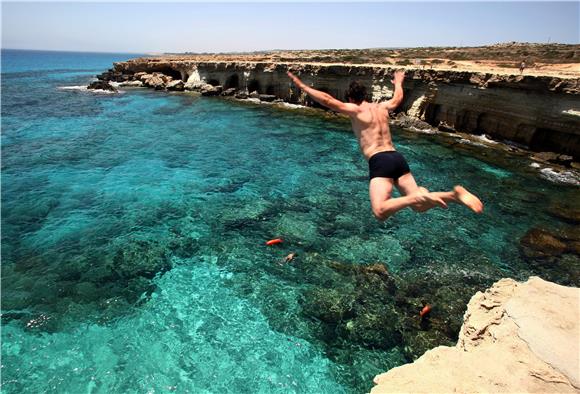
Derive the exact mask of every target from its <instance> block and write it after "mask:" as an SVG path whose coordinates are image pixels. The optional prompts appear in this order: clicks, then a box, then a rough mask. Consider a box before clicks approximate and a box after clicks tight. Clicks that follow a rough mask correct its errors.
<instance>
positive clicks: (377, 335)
mask: <svg viewBox="0 0 580 394" xmlns="http://www.w3.org/2000/svg"><path fill="white" fill-rule="evenodd" d="M337 332H338V335H339V336H340V337H342V338H345V339H347V340H348V341H351V342H354V343H358V344H360V345H362V346H365V347H368V348H377V349H390V348H393V347H395V346H397V345H399V344H400V343H401V341H402V335H401V332H400V331H399V328H398V316H397V313H396V312H395V309H394V308H393V307H392V306H390V305H385V307H384V308H381V310H380V311H378V312H376V313H365V314H361V315H359V316H356V317H354V318H353V319H351V320H349V321H347V322H345V323H344V324H341V325H340V326H339V327H338V329H337Z"/></svg>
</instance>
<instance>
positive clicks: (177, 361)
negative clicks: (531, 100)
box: [0, 50, 580, 394]
mask: <svg viewBox="0 0 580 394" xmlns="http://www.w3.org/2000/svg"><path fill="white" fill-rule="evenodd" d="M136 56H137V55H135V54H108V53H74V52H42V51H20V50H2V59H1V62H2V69H1V87H2V91H1V92H2V93H1V116H2V117H1V128H2V130H1V154H2V157H1V187H2V201H1V202H2V207H1V214H2V220H1V224H2V228H1V237H2V238H1V242H2V243H1V246H2V250H1V252H2V288H1V296H2V298H1V310H2V311H1V312H2V326H1V340H2V346H1V351H2V353H1V354H2V360H1V367H0V372H1V390H2V392H4V393H45V392H55V393H167V392H176V393H332V394H337V393H364V392H368V391H370V389H371V388H372V387H373V382H372V380H373V377H374V376H375V375H377V374H379V373H382V372H385V371H387V370H389V369H391V368H393V367H396V366H399V365H402V364H404V363H407V362H410V361H413V360H414V359H416V358H417V357H418V356H420V354H421V353H422V352H424V351H425V350H427V349H429V348H431V347H434V346H438V345H451V346H452V345H453V344H454V343H455V342H456V340H457V335H458V332H459V327H460V326H461V322H462V317H463V313H464V312H465V308H466V304H467V302H468V301H469V299H470V297H471V296H472V295H474V294H475V292H477V291H483V290H485V289H486V288H487V287H489V286H490V285H491V284H493V283H494V282H495V281H497V280H499V279H501V278H504V277H510V278H514V279H516V280H526V279H527V278H528V277H529V276H532V275H538V276H541V277H543V278H545V279H548V280H552V281H554V282H556V283H560V284H563V285H574V286H578V284H579V283H578V282H579V279H578V267H579V257H578V255H577V254H575V253H577V252H574V251H573V248H567V249H565V250H564V251H562V250H559V252H558V253H554V254H553V255H541V253H539V252H537V251H536V252H534V251H533V250H532V251H531V252H530V251H529V250H527V249H525V245H524V244H525V242H522V239H523V238H525V237H526V234H529V232H530V231H534V230H536V231H549V232H551V233H553V234H564V233H569V232H570V231H574V229H575V224H574V221H573V220H574V219H573V218H572V219H570V218H567V217H566V216H565V215H561V212H566V210H570V209H573V207H570V204H571V203H573V202H574V201H576V202H577V201H579V197H580V194H579V189H578V185H577V184H575V183H574V182H566V179H560V178H558V173H557V172H554V171H552V170H546V169H545V168H543V169H538V168H536V167H537V165H536V166H534V165H533V163H532V162H531V161H530V160H529V158H528V157H527V156H516V155H510V154H509V153H505V152H502V151H499V150H492V149H490V148H489V147H487V146H486V145H484V144H477V143H475V144H473V143H472V144H470V143H469V141H467V143H465V141H466V140H463V141H462V140H460V139H454V138H449V137H445V138H444V137H442V136H440V135H438V134H437V133H435V132H434V133H430V134H429V133H418V132H414V131H409V130H404V129H401V128H398V127H393V139H394V142H395V145H396V146H397V149H398V150H399V151H400V152H402V153H403V154H404V155H405V156H406V158H407V160H408V161H409V163H410V167H411V169H412V171H413V173H414V174H415V178H416V179H417V181H418V183H419V184H420V185H423V186H425V187H427V188H428V189H430V190H433V191H435V190H450V189H451V188H452V187H453V186H454V185H455V184H461V185H463V186H465V187H466V188H468V189H469V190H471V191H472V192H473V193H475V194H477V195H478V196H479V197H480V198H481V200H482V201H483V202H484V204H485V211H484V213H483V214H482V215H476V214H474V213H472V212H471V211H469V210H468V209H466V208H465V207H462V206H457V205H454V206H450V207H449V209H433V210H431V211H429V212H427V213H425V214H418V213H415V212H413V211H411V210H410V209H407V210H404V211H401V212H399V214H397V215H396V216H394V217H392V218H390V219H388V220H387V221H385V222H383V223H381V222H379V221H377V220H376V219H374V217H373V215H372V213H371V210H370V203H369V199H368V167H367V163H366V161H365V160H364V158H363V157H362V155H361V153H360V152H359V148H358V145H357V142H356V140H355V138H354V136H353V135H352V133H351V132H350V125H349V123H348V121H347V120H345V119H343V118H340V117H337V116H335V115H333V114H331V113H328V112H324V111H321V110H311V109H305V108H295V107H291V106H287V107H284V106H280V105H271V104H268V105H263V104H258V103H255V102H249V101H246V102H244V101H235V100H228V99H223V98H219V97H201V96H199V95H197V94H195V93H191V92H182V93H178V92H174V93H170V92H160V91H153V90H148V89H144V88H122V87H121V88H120V92H119V93H105V92H99V91H87V90H86V89H85V86H86V85H87V84H88V83H89V82H91V81H92V80H94V78H95V75H97V74H99V73H101V72H103V71H105V70H106V69H108V68H110V67H112V64H113V62H117V61H124V60H127V59H130V58H133V57H136ZM541 170H544V171H543V172H542V171H541ZM549 171H552V172H549ZM546 174H548V175H551V176H546ZM554 174H555V175H554ZM571 220H572V221H571ZM538 229H540V230H538ZM562 237H564V236H562ZM276 238H280V239H281V240H282V242H281V243H278V244H275V245H270V246H268V245H266V241H268V240H270V239H276ZM528 238H529V237H528ZM563 239H564V238H563ZM538 253H539V254H540V255H541V256H539V255H538ZM289 255H291V256H290V257H292V258H287V257H288V256H289ZM427 304H429V305H431V306H432V312H431V315H430V316H427V318H426V319H422V318H420V317H419V311H420V310H421V309H422V307H423V306H424V305H427Z"/></svg>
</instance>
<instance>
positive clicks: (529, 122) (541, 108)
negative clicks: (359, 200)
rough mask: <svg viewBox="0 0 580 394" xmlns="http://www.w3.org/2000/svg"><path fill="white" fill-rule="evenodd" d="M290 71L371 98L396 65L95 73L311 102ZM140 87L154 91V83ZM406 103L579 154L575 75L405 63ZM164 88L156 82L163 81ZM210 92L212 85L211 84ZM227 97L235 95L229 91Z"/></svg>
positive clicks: (260, 65)
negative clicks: (358, 84)
mask: <svg viewBox="0 0 580 394" xmlns="http://www.w3.org/2000/svg"><path fill="white" fill-rule="evenodd" d="M287 70H292V71H293V72H295V73H297V74H298V75H300V77H301V78H302V79H303V81H304V82H305V83H307V84H310V85H312V86H314V87H316V88H317V89H319V90H322V91H326V92H328V93H330V94H332V95H333V96H335V97H337V98H339V99H344V93H345V91H346V89H347V87H348V85H349V84H350V82H351V81H352V80H355V79H359V80H361V81H362V82H364V83H365V84H366V86H367V87H370V91H369V99H370V100H374V101H381V100H385V99H387V98H389V97H390V96H391V95H392V92H393V87H392V85H391V75H392V73H393V71H394V68H389V67H385V66H380V65H353V64H318V63H281V62H277V63H266V62H244V61H237V62H226V61H197V60H194V59H189V58H188V57H183V56H182V57H177V56H176V57H171V56H164V57H157V58H138V59H132V60H129V61H126V62H122V63H116V64H115V65H114V68H113V69H112V70H110V71H109V72H107V73H104V74H102V75H101V76H100V78H101V79H105V80H114V81H117V82H123V81H131V80H134V79H135V78H136V77H135V75H138V76H139V77H141V78H142V77H143V74H147V73H148V74H147V77H151V75H149V74H152V73H158V74H162V75H164V76H167V77H169V78H170V79H173V80H180V81H182V82H183V83H184V85H183V89H186V90H187V89H188V88H190V89H193V87H195V86H198V87H199V86H200V84H209V85H213V86H219V87H220V89H219V90H218V91H217V92H216V91H214V92H213V93H215V94H219V92H221V91H222V89H223V90H224V91H230V92H233V91H234V90H235V91H240V92H245V93H244V94H246V95H247V94H248V93H252V92H256V94H257V95H268V96H276V97H278V98H279V99H281V100H284V101H287V102H290V103H297V104H303V105H309V106H316V105H317V104H316V103H313V102H312V101H311V100H310V99H309V98H308V97H306V96H305V95H304V94H302V93H301V92H300V91H298V90H297V89H296V88H295V87H294V86H292V84H291V83H290V81H289V79H288V77H287V76H286V71H287ZM145 85H146V86H151V87H155V88H156V89H159V88H160V87H161V86H160V85H159V84H154V83H149V84H147V83H146V84H145ZM404 86H405V101H404V102H403V104H402V105H401V106H400V108H399V109H398V111H403V112H407V113H408V114H409V115H412V116H414V117H417V118H419V119H421V120H424V121H426V122H427V123H429V124H431V125H432V126H435V127H438V126H442V127H445V128H452V129H455V130H457V131H463V132H467V133H474V134H487V135H490V136H492V137H495V138H497V139H506V140H510V141H513V142H516V143H519V144H522V145H525V146H527V147H529V149H531V150H534V151H554V152H558V153H565V154H568V155H573V156H574V158H575V159H576V161H579V160H580V79H578V78H558V77H547V76H544V77H542V76H531V75H523V76H522V75H508V74H489V73H477V72H466V71H451V70H446V71H442V70H427V69H425V70H424V69H418V68H407V77H406V82H405V85H404ZM161 88H162V87H161ZM210 90H211V89H210ZM232 95H233V93H232Z"/></svg>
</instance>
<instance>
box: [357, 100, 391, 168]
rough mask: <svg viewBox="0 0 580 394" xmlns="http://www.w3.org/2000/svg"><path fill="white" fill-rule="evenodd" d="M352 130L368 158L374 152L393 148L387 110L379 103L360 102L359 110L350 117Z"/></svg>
mask: <svg viewBox="0 0 580 394" xmlns="http://www.w3.org/2000/svg"><path fill="white" fill-rule="evenodd" d="M350 122H351V124H352V131H353V132H354V134H355V135H356V137H357V139H358V142H359V145H360V149H361V151H362V153H363V155H364V157H365V158H366V159H367V160H368V159H370V158H371V157H372V156H373V155H374V154H375V153H378V152H384V151H392V150H395V147H394V146H393V141H392V139H391V130H390V129H389V111H388V109H387V108H386V107H385V106H381V105H380V104H375V103H369V102H366V101H364V102H362V103H361V104H360V105H359V112H358V113H357V114H356V115H355V116H351V117H350Z"/></svg>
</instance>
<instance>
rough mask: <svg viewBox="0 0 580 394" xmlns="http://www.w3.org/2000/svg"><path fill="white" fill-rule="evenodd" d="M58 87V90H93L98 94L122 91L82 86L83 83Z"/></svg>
mask: <svg viewBox="0 0 580 394" xmlns="http://www.w3.org/2000/svg"><path fill="white" fill-rule="evenodd" d="M58 89H59V90H76V91H80V92H94V93H99V94H117V93H123V92H122V91H118V92H112V91H110V90H103V89H87V87H86V86H84V85H78V86H59V87H58Z"/></svg>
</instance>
